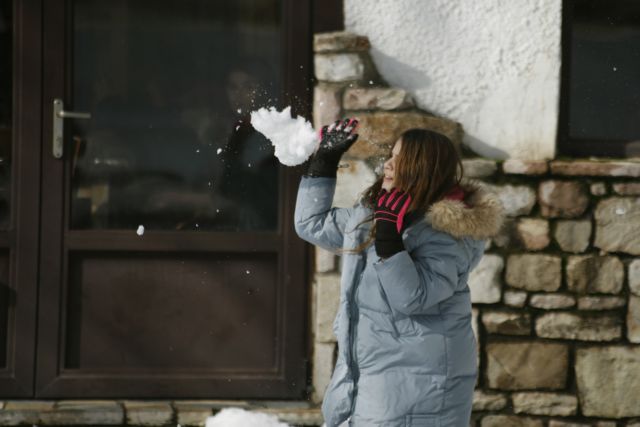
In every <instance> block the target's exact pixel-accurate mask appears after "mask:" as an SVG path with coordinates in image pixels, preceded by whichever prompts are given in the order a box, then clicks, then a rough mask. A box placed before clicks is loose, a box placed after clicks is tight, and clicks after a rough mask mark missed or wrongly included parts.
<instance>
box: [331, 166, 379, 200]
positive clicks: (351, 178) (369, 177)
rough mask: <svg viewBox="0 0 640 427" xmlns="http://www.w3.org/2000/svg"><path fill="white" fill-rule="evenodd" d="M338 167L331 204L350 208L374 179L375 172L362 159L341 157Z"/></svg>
mask: <svg viewBox="0 0 640 427" xmlns="http://www.w3.org/2000/svg"><path fill="white" fill-rule="evenodd" d="M341 164H342V165H345V167H341V168H339V169H338V173H337V180H336V191H335V194H334V196H333V206H338V207H344V208H350V207H352V206H353V205H354V204H355V203H356V202H357V201H358V199H359V198H360V196H361V194H362V192H363V191H365V190H366V189H367V188H369V186H371V184H373V183H374V182H375V180H376V175H375V173H374V172H373V171H372V170H371V168H370V167H369V166H368V165H367V164H366V163H365V162H364V161H362V160H358V159H353V158H351V159H345V158H344V157H343V158H342V161H341Z"/></svg>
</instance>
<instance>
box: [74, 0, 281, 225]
mask: <svg viewBox="0 0 640 427" xmlns="http://www.w3.org/2000/svg"><path fill="white" fill-rule="evenodd" d="M73 11H74V19H73V29H72V31H73V34H72V40H73V50H74V52H73V64H72V67H73V100H72V104H71V105H67V109H73V110H74V111H86V112H90V113H91V114H92V118H91V119H90V120H79V119H72V120H67V121H66V122H65V126H66V127H67V129H71V131H70V132H69V134H68V135H67V146H66V147H67V148H66V153H67V154H66V155H67V156H70V157H69V163H70V168H71V171H70V176H71V180H72V181H71V182H72V186H71V228H101V229H105V228H107V229H135V228H137V227H138V225H143V226H144V227H145V228H146V229H148V230H153V229H165V230H231V231H233V230H238V231H241V230H275V229H276V228H277V211H278V209H277V208H278V198H279V197H278V196H279V195H278V163H277V160H276V159H275V157H274V156H273V148H272V147H271V144H270V143H269V141H268V140H266V139H265V138H264V137H263V136H262V135H261V134H259V133H257V132H256V131H255V130H253V128H252V127H251V125H250V123H249V115H248V114H249V113H250V112H251V111H252V110H254V109H256V108H259V107H262V106H266V105H275V104H276V103H277V100H276V98H277V96H278V94H279V93H280V87H279V82H280V76H281V66H280V62H281V61H280V58H281V46H280V45H281V43H280V29H281V23H280V3H279V0H251V1H249V0H243V1H236V0H234V1H231V0H227V1H221V2H211V1H208V0H181V1H177V0H175V1H163V2H158V1H149V0H136V1H123V0H119V1H109V2H105V1H98V0H84V1H76V2H74V7H73Z"/></svg>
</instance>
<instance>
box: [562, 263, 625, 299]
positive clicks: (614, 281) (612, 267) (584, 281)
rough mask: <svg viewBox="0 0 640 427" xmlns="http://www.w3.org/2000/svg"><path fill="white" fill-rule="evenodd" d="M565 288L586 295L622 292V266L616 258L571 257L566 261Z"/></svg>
mask: <svg viewBox="0 0 640 427" xmlns="http://www.w3.org/2000/svg"><path fill="white" fill-rule="evenodd" d="M566 277H567V288H568V289H569V290H570V291H573V292H576V293H579V294H587V293H603V294H617V293H619V292H620V291H621V290H622V284H623V281H624V265H623V264H622V261H620V259H619V258H618V257H615V256H599V255H572V256H569V258H568V259H567V267H566Z"/></svg>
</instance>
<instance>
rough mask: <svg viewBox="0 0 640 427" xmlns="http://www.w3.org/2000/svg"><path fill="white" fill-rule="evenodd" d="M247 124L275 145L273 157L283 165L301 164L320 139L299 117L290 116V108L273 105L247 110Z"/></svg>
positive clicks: (311, 152) (309, 155)
mask: <svg viewBox="0 0 640 427" xmlns="http://www.w3.org/2000/svg"><path fill="white" fill-rule="evenodd" d="M251 124H252V125H253V127H254V128H255V129H256V130H257V131H258V132H260V133H262V134H263V135H264V136H266V137H267V138H268V139H269V140H270V141H271V143H272V144H273V146H274V147H275V156H276V157H277V158H278V160H279V161H280V163H282V164H283V165H286V166H296V165H299V164H302V163H304V162H305V161H306V160H307V159H308V158H309V157H311V155H312V154H313V152H314V151H315V149H316V147H317V146H318V144H319V142H320V140H319V139H318V133H317V132H316V131H315V130H314V129H313V126H311V123H309V122H308V121H306V120H305V119H304V118H303V117H300V116H298V117H296V118H295V119H294V118H292V117H291V107H287V108H285V109H284V110H282V112H278V111H277V110H276V109H275V107H270V108H269V109H268V110H267V109H266V108H260V109H259V110H257V111H252V112H251Z"/></svg>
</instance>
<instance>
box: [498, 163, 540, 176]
mask: <svg viewBox="0 0 640 427" xmlns="http://www.w3.org/2000/svg"><path fill="white" fill-rule="evenodd" d="M548 170H549V165H548V164H547V161H545V160H526V159H507V160H505V161H504V163H503V164H502V171H503V172H504V173H505V174H517V175H544V174H546V173H547V171H548Z"/></svg>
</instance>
